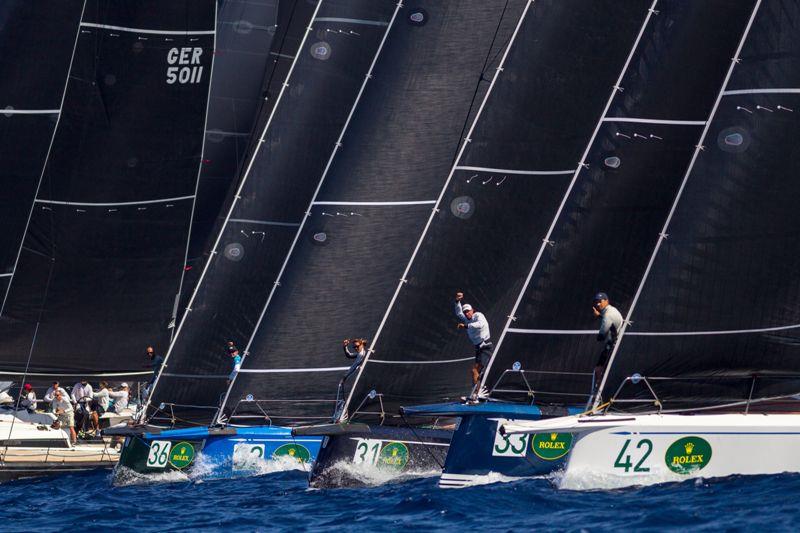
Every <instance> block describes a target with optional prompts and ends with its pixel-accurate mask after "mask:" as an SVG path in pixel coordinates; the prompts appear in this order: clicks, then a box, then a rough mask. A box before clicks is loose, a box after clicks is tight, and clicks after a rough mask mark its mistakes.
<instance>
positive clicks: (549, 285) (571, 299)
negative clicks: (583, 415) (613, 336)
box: [487, 1, 754, 403]
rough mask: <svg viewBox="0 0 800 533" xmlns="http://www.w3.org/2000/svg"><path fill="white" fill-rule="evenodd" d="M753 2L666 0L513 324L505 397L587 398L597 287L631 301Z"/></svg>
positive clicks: (507, 340) (503, 378)
mask: <svg viewBox="0 0 800 533" xmlns="http://www.w3.org/2000/svg"><path fill="white" fill-rule="evenodd" d="M753 5H754V3H753V2H749V3H737V4H736V5H732V4H730V3H726V2H693V3H685V2H664V1H662V2H659V3H658V6H657V11H658V13H657V14H654V15H653V16H652V17H651V19H650V20H649V22H648V24H647V26H646V27H645V30H644V33H643V34H642V39H641V41H640V42H639V43H638V45H637V47H636V50H635V52H634V55H633V57H632V59H631V62H630V64H629V67H628V69H627V71H626V73H625V75H624V77H623V78H622V81H621V83H620V86H621V87H622V91H621V92H620V91H617V94H615V96H614V99H613V101H612V103H611V106H610V108H609V112H608V113H607V116H606V117H605V118H604V119H603V122H601V124H600V129H599V130H598V134H597V137H596V138H595V141H594V142H593V143H592V146H591V147H590V150H589V152H588V156H587V159H586V162H587V163H588V168H584V169H582V170H581V172H580V173H579V174H578V175H577V178H576V182H575V185H574V187H573V188H572V190H571V191H570V193H569V195H567V197H566V201H565V204H564V207H563V209H562V211H561V213H560V214H559V216H558V218H556V219H555V223H554V226H553V231H552V233H551V234H550V235H549V236H548V237H546V238H547V239H548V241H550V242H549V243H548V245H547V246H543V247H542V251H541V256H540V258H539V260H538V261H537V262H535V264H534V268H533V269H532V272H531V278H530V282H529V283H528V285H527V287H526V290H525V292H524V293H523V294H522V297H521V299H520V301H519V305H518V307H517V308H516V310H515V311H514V312H513V313H512V314H513V315H514V317H515V319H514V320H513V321H510V322H508V323H507V329H506V331H505V336H504V337H503V339H502V342H501V345H500V346H499V349H498V351H497V354H496V357H495V359H494V361H493V363H492V366H491V372H490V373H489V376H488V379H487V384H488V385H490V386H494V387H495V388H496V389H498V395H499V396H502V395H504V394H507V395H509V396H510V397H512V398H515V399H519V400H524V399H526V398H527V399H529V398H530V396H529V395H528V394H527V393H528V390H529V388H530V389H532V390H533V391H534V392H535V397H536V400H537V401H538V402H545V403H546V402H574V403H583V402H585V401H586V400H587V399H588V397H589V394H590V393H591V390H592V370H593V368H594V367H595V365H596V364H597V362H598V360H599V358H600V354H601V352H602V350H603V343H601V342H598V341H597V339H596V335H597V328H598V325H599V321H598V319H597V318H595V317H594V316H593V314H592V311H591V308H590V306H591V303H592V298H593V296H594V294H595V293H596V292H598V291H604V292H607V293H608V294H609V296H610V298H611V303H612V305H614V306H616V307H617V308H618V309H619V310H620V312H621V313H623V315H624V314H625V313H626V312H627V310H628V308H629V307H630V304H631V301H632V299H633V297H634V294H635V292H636V288H637V286H638V283H639V280H640V279H641V277H642V275H643V273H644V271H645V269H646V267H647V263H648V260H649V257H650V251H651V250H652V248H653V246H654V245H655V243H656V242H657V241H658V238H659V232H660V230H661V227H662V225H663V222H664V220H665V219H666V217H667V215H668V213H669V210H670V208H671V206H672V200H673V198H674V197H675V194H676V193H677V191H678V189H679V187H680V184H681V182H682V179H683V176H684V174H685V170H686V168H687V167H688V165H689V164H690V161H691V158H692V155H693V153H694V151H695V145H696V144H697V143H698V141H699V139H700V135H701V134H702V131H703V127H704V124H705V121H706V119H707V117H708V114H709V112H710V111H711V109H712V107H713V104H714V101H715V99H716V96H717V94H718V92H719V88H720V87H721V85H722V83H723V81H724V77H725V74H726V73H727V70H728V66H729V64H730V57H731V56H732V55H733V54H734V52H735V50H736V46H737V45H738V42H739V39H740V37H741V34H742V31H743V29H744V27H745V25H746V23H747V20H748V19H749V16H750V14H751V12H752V9H753ZM723 12H724V13H725V18H726V20H728V22H729V23H728V24H726V25H719V24H717V23H716V22H715V20H716V19H715V18H714V17H715V16H716V14H719V13H723ZM708 43H711V44H708ZM659 121H661V122H659ZM515 362H519V363H520V365H521V367H522V370H523V371H524V372H523V373H514V372H508V371H510V370H512V369H513V365H514V363H515ZM514 390H517V391H519V393H518V394H515V393H512V392H508V391H514ZM503 391H506V392H503Z"/></svg>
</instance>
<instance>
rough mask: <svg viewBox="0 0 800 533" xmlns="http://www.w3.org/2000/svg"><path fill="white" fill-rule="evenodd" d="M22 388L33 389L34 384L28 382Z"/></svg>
mask: <svg viewBox="0 0 800 533" xmlns="http://www.w3.org/2000/svg"><path fill="white" fill-rule="evenodd" d="M22 388H23V389H25V390H31V389H33V386H32V385H31V384H30V383H26V384H25V386H24V387H22Z"/></svg>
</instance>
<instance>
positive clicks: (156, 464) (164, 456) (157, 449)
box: [147, 440, 172, 468]
mask: <svg viewBox="0 0 800 533" xmlns="http://www.w3.org/2000/svg"><path fill="white" fill-rule="evenodd" d="M170 448H172V443H171V442H170V441H168V440H154V441H153V442H152V443H151V444H150V453H148V454H147V466H149V467H150V468H164V467H165V466H167V460H168V459H169V450H170Z"/></svg>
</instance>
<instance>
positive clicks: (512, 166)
mask: <svg viewBox="0 0 800 533" xmlns="http://www.w3.org/2000/svg"><path fill="white" fill-rule="evenodd" d="M648 5H649V2H626V3H624V4H622V3H619V2H595V3H585V2H563V1H558V2H535V3H533V4H532V5H531V7H530V9H529V12H528V13H527V15H526V16H525V18H524V20H523V21H522V23H521V25H520V27H519V30H518V33H517V35H516V38H515V39H514V40H513V42H512V43H511V48H510V50H509V52H508V56H507V58H506V59H505V63H504V65H503V69H502V72H501V73H500V74H499V75H498V77H497V80H496V82H495V84H494V87H493V88H492V90H491V92H490V94H489V96H488V99H487V100H486V102H485V107H484V109H483V112H482V114H481V115H480V116H479V117H478V120H477V123H476V125H475V127H474V131H472V132H471V134H470V140H471V142H469V143H468V144H467V147H466V149H465V150H464V152H463V155H462V156H461V158H460V159H459V161H457V164H456V166H455V167H454V169H453V174H452V178H451V180H450V181H449V182H448V184H447V187H446V189H445V191H444V192H443V196H442V198H441V201H440V202H439V205H438V207H439V212H438V214H437V215H436V216H435V217H434V218H433V219H432V221H431V224H430V228H429V230H428V232H427V233H426V235H425V238H424V240H423V241H422V243H421V246H420V249H419V252H418V254H417V255H416V257H415V258H414V261H413V262H412V263H411V264H410V268H409V270H408V274H407V276H406V278H407V283H405V284H403V285H402V286H401V288H400V289H399V291H398V295H397V299H396V301H395V302H394V305H393V306H392V307H391V308H390V309H389V312H388V315H387V318H386V324H385V326H384V328H383V331H382V333H381V336H380V339H379V340H378V341H377V343H376V345H375V347H374V349H375V353H374V354H372V355H371V357H370V359H369V360H368V362H367V364H366V366H365V368H364V370H363V371H362V374H361V376H360V379H359V382H358V385H357V387H356V389H355V391H354V393H353V395H352V398H351V401H350V408H351V411H352V410H356V409H357V408H358V407H359V406H361V413H367V414H370V413H376V412H378V409H382V410H383V411H385V412H386V413H392V412H396V411H397V407H399V406H400V405H402V404H410V403H425V402H431V401H438V400H447V399H454V398H457V397H459V396H461V395H463V394H465V393H466V392H468V391H469V388H470V385H471V383H470V374H469V368H470V367H471V365H472V361H473V352H474V348H473V347H472V346H471V345H470V343H469V342H468V340H467V338H466V335H464V333H463V332H460V331H458V330H456V323H457V321H456V319H455V317H454V315H453V301H454V300H453V296H454V294H455V292H456V291H457V290H464V291H465V292H466V297H467V301H468V302H469V303H471V304H472V305H473V306H475V307H476V308H477V309H478V310H480V311H481V312H483V313H484V314H485V315H486V317H487V319H488V321H489V323H490V325H491V327H492V329H493V335H494V338H495V339H496V338H497V335H498V334H499V333H500V327H501V324H502V323H503V322H504V320H505V317H506V316H507V315H509V314H510V311H511V309H512V307H513V304H514V300H515V298H516V295H517V293H518V292H519V291H520V290H521V289H522V287H523V283H524V280H525V276H526V274H527V271H528V268H529V264H530V260H531V256H532V255H535V250H536V249H538V247H539V245H540V244H541V243H542V237H543V236H544V235H545V234H546V232H547V227H548V225H549V224H550V221H551V219H552V218H553V216H554V214H555V212H556V210H557V209H558V206H559V204H560V202H561V198H562V196H563V194H564V191H565V190H566V189H567V187H568V186H569V183H570V180H571V179H572V176H573V174H574V172H575V168H576V166H577V165H578V164H579V162H580V161H581V158H582V157H583V156H582V152H583V151H584V149H585V147H586V144H587V143H588V142H589V139H590V137H591V135H592V130H593V128H594V127H595V124H596V122H597V119H598V117H599V116H600V115H601V114H602V113H603V107H604V105H605V104H606V101H607V100H608V95H609V92H610V90H611V87H612V85H614V83H615V81H616V78H617V76H618V74H619V71H620V68H621V66H622V65H623V64H624V63H625V60H626V56H627V55H628V53H629V50H630V48H631V44H632V43H633V42H634V40H635V39H636V36H637V33H638V31H639V29H640V27H641V25H642V21H643V20H644V19H645V16H646V15H647V7H648ZM567 21H568V22H567ZM598 49H602V50H603V54H602V56H598V54H597V53H596V51H597V50H598ZM371 390H375V391H376V392H377V393H378V394H380V395H382V396H381V397H380V398H379V400H380V401H379V400H378V399H375V400H372V401H370V400H368V399H367V397H368V393H369V392H370V391H371ZM365 400H366V401H365ZM362 402H364V403H363V404H362ZM357 414H358V413H356V415H357Z"/></svg>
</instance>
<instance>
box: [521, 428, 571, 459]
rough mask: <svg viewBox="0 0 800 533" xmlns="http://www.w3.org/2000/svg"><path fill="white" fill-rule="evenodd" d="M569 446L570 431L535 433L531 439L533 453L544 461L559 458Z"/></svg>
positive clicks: (567, 450) (565, 453)
mask: <svg viewBox="0 0 800 533" xmlns="http://www.w3.org/2000/svg"><path fill="white" fill-rule="evenodd" d="M571 447H572V433H536V434H535V435H534V436H533V438H532V439H531V448H532V449H533V453H535V454H536V456H537V457H540V458H542V459H544V460H545V461H555V460H556V459H561V458H562V457H564V456H565V455H567V452H569V449H570V448H571Z"/></svg>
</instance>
